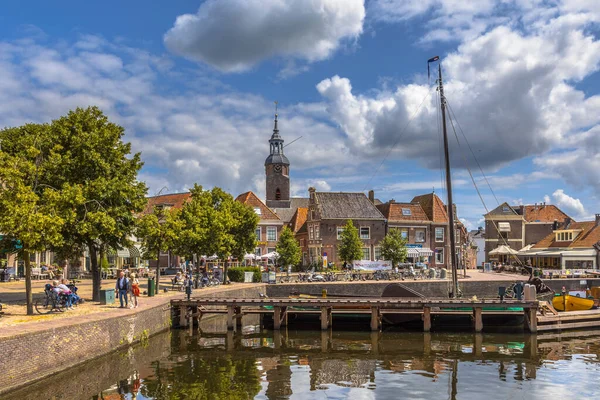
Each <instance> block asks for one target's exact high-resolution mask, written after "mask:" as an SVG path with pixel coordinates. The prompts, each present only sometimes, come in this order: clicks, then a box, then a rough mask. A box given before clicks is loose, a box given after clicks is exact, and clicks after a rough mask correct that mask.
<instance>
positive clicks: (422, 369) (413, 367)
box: [384, 359, 448, 381]
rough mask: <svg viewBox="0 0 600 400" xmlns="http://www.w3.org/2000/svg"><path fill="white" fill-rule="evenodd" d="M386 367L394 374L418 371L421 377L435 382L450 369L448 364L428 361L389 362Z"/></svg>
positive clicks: (385, 364)
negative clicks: (429, 378)
mask: <svg viewBox="0 0 600 400" xmlns="http://www.w3.org/2000/svg"><path fill="white" fill-rule="evenodd" d="M384 366H385V369H389V370H390V371H394V372H408V371H417V372H418V373H419V374H420V375H423V376H426V377H431V378H433V381H436V380H437V378H438V376H439V375H440V374H441V373H443V372H444V371H445V370H447V369H448V364H447V362H445V361H440V360H428V359H412V360H387V361H386V362H385V363H384Z"/></svg>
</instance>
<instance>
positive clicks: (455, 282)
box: [438, 63, 458, 298]
mask: <svg viewBox="0 0 600 400" xmlns="http://www.w3.org/2000/svg"><path fill="white" fill-rule="evenodd" d="M438 72H439V80H438V88H439V92H440V104H441V109H442V130H443V134H444V158H445V163H446V189H447V193H448V203H446V204H447V205H448V206H447V209H448V236H449V237H450V266H451V267H452V293H451V296H452V297H453V298H457V297H458V271H457V265H456V237H455V231H454V203H453V202H452V174H451V172H450V153H449V151H448V133H447V132H446V98H445V97H444V84H443V81H442V64H441V63H440V64H438Z"/></svg>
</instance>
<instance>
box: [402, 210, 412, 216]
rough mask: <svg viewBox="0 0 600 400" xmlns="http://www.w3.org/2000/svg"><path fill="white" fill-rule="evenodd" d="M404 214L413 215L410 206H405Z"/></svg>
mask: <svg viewBox="0 0 600 400" xmlns="http://www.w3.org/2000/svg"><path fill="white" fill-rule="evenodd" d="M402 215H406V216H411V215H412V212H411V211H410V208H403V209H402Z"/></svg>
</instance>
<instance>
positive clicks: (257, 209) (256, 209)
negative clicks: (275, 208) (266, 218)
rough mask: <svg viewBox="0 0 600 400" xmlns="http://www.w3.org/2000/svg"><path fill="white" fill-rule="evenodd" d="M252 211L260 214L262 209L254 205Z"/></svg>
mask: <svg viewBox="0 0 600 400" xmlns="http://www.w3.org/2000/svg"><path fill="white" fill-rule="evenodd" d="M254 213H255V214H256V215H262V210H261V209H260V207H254Z"/></svg>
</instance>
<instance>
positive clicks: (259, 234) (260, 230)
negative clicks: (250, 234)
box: [254, 226, 262, 242]
mask: <svg viewBox="0 0 600 400" xmlns="http://www.w3.org/2000/svg"><path fill="white" fill-rule="evenodd" d="M257 233H258V235H256V234H257ZM254 234H255V235H256V240H258V241H259V242H260V241H261V240H262V228H261V227H260V226H259V227H257V228H256V229H255V230H254Z"/></svg>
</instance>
